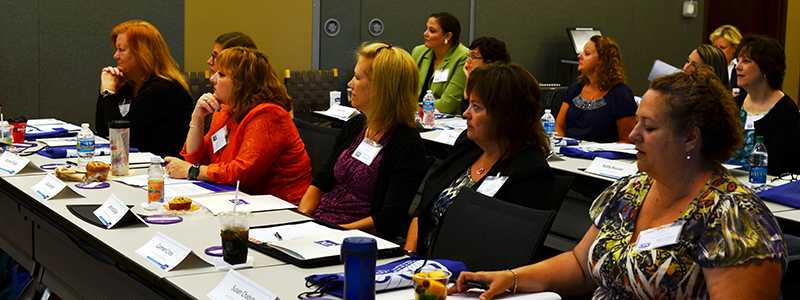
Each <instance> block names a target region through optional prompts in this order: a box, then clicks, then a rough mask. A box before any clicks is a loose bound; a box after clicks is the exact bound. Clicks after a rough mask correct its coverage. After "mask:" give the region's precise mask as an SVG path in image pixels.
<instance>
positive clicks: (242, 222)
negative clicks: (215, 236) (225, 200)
mask: <svg viewBox="0 0 800 300" xmlns="http://www.w3.org/2000/svg"><path fill="white" fill-rule="evenodd" d="M219 221H220V227H221V228H220V238H221V239H222V259H223V260H225V262H227V263H229V264H232V265H238V264H243V263H245V262H247V242H248V239H249V231H250V212H246V211H237V212H233V211H229V212H223V213H221V214H219Z"/></svg>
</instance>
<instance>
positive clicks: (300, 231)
mask: <svg viewBox="0 0 800 300" xmlns="http://www.w3.org/2000/svg"><path fill="white" fill-rule="evenodd" d="M237 210H238V208H237ZM336 231H339V230H336V229H333V228H330V227H327V226H323V225H320V224H318V223H317V222H312V221H308V222H302V223H297V224H287V225H280V226H270V227H262V228H250V232H249V233H248V234H249V238H250V239H251V240H255V241H257V242H261V243H269V242H277V241H281V240H283V241H291V240H296V239H299V238H303V237H307V236H321V235H326V234H329V233H332V232H336ZM275 233H277V235H276V234H275ZM279 236H280V238H278V237H279Z"/></svg>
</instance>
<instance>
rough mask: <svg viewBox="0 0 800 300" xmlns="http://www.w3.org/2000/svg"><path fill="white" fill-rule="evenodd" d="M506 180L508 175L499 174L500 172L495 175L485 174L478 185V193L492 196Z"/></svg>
mask: <svg viewBox="0 0 800 300" xmlns="http://www.w3.org/2000/svg"><path fill="white" fill-rule="evenodd" d="M506 180H508V176H500V173H498V174H497V176H486V178H484V179H483V183H481V186H479V187H478V193H481V194H484V195H486V196H489V197H494V195H495V194H497V191H499V190H500V188H501V187H503V184H504V183H506Z"/></svg>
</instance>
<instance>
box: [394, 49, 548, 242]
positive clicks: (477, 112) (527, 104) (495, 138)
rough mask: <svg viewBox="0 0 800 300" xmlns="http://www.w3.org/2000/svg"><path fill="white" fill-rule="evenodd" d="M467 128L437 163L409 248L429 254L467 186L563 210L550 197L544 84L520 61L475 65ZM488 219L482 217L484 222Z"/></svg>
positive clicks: (522, 202)
mask: <svg viewBox="0 0 800 300" xmlns="http://www.w3.org/2000/svg"><path fill="white" fill-rule="evenodd" d="M467 94H468V95H469V103H470V104H469V107H468V108H467V110H466V111H465V112H464V118H465V119H467V130H466V133H462V136H461V137H459V140H458V141H457V142H456V146H455V149H454V151H453V152H452V153H451V155H450V157H448V158H447V159H446V160H445V161H444V163H443V164H441V166H440V167H438V168H436V169H434V170H433V171H432V172H431V174H430V176H429V177H428V180H427V181H426V182H425V186H424V188H423V192H422V202H421V203H420V206H419V207H418V209H417V213H416V217H415V218H414V219H413V220H412V222H411V226H410V227H409V230H408V235H407V238H406V244H405V248H406V250H407V251H411V252H414V251H416V252H418V253H422V254H427V253H428V251H429V250H428V249H429V248H430V246H431V245H432V244H433V242H434V238H435V236H436V231H438V228H439V227H440V226H441V223H442V221H443V220H444V214H445V213H446V212H447V209H448V208H449V207H450V205H451V204H452V203H453V200H454V199H456V196H457V195H458V193H459V191H460V190H461V189H463V188H470V189H473V190H477V191H478V192H480V193H483V194H485V195H487V196H490V197H494V198H497V199H500V200H502V201H508V202H511V203H514V204H518V205H523V206H527V207H531V208H536V209H546V210H557V209H558V207H557V203H551V202H550V201H548V200H549V197H547V196H548V195H549V193H550V190H551V187H552V185H553V173H552V171H551V170H550V167H549V166H548V165H547V162H546V161H545V158H546V157H547V155H548V154H549V152H550V149H549V143H548V140H547V137H546V136H545V134H544V131H543V129H542V123H541V122H540V121H539V118H538V117H539V114H540V111H541V107H540V104H539V95H540V92H539V84H538V82H537V81H536V79H535V78H534V77H533V76H532V75H531V74H530V73H528V72H527V71H526V70H525V69H523V68H522V67H520V66H519V65H516V64H510V65H508V64H489V65H485V66H481V67H479V68H477V69H475V70H474V71H473V72H472V74H470V77H469V81H468V82H467ZM480 221H482V220H476V222H480Z"/></svg>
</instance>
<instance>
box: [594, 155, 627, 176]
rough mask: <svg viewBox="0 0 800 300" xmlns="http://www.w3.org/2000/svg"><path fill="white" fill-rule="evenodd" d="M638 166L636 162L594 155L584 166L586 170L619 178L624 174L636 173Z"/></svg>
mask: <svg viewBox="0 0 800 300" xmlns="http://www.w3.org/2000/svg"><path fill="white" fill-rule="evenodd" d="M637 170H638V168H637V167H636V163H630V162H627V161H623V160H611V159H605V158H602V157H595V158H594V160H592V163H591V164H590V165H589V167H588V168H586V172H588V173H592V174H597V175H600V176H605V177H610V178H614V179H620V178H622V177H625V176H630V175H633V174H636V171H637Z"/></svg>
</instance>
